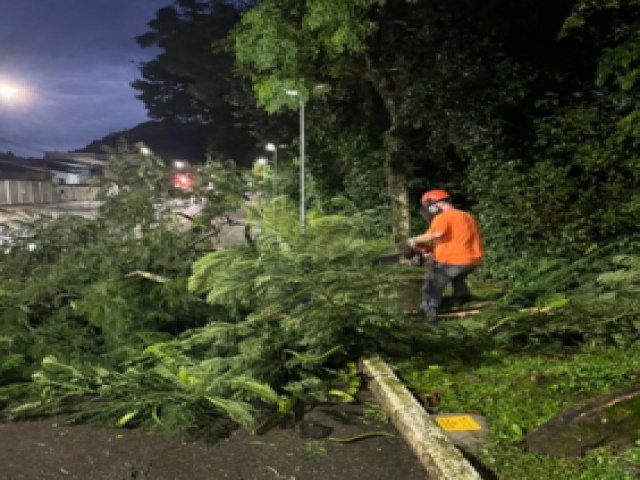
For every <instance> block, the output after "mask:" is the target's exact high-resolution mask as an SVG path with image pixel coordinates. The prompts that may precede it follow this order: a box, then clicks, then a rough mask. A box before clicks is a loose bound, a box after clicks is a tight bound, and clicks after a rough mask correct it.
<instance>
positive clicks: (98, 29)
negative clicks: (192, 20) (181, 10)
mask: <svg viewBox="0 0 640 480" xmlns="http://www.w3.org/2000/svg"><path fill="white" fill-rule="evenodd" d="M171 3H172V0H0V88H2V85H5V86H6V85H7V84H8V83H10V84H13V85H15V86H17V87H19V88H21V89H22V91H23V95H20V96H16V97H14V98H10V99H8V98H5V97H3V96H2V95H1V93H2V91H1V90H0V152H6V151H13V152H14V153H15V154H17V155H21V156H34V157H40V156H41V155H42V153H43V152H44V151H54V150H58V151H61V150H75V149H78V148H81V147H83V146H84V145H86V144H88V143H89V142H91V141H92V140H96V139H99V138H101V137H103V136H105V135H106V134H108V133H111V132H114V131H119V130H125V129H128V128H131V127H133V126H135V125H136V124H138V123H140V122H143V121H146V120H148V118H147V116H146V110H145V108H144V105H143V103H142V102H141V101H140V100H138V99H136V98H135V91H134V90H133V89H132V88H131V86H130V82H131V81H132V80H134V79H135V78H138V77H139V71H138V69H137V64H138V63H139V62H140V61H144V60H148V59H150V58H153V57H154V56H155V55H156V53H157V52H156V51H154V50H153V49H148V48H144V49H143V48H141V47H139V46H138V45H137V43H136V42H135V37H136V36H137V35H140V34H142V33H144V32H146V31H147V30H148V27H147V23H148V22H149V21H150V20H152V19H153V18H154V16H155V12H156V11H157V10H158V9H159V8H162V7H164V6H167V5H169V4H171Z"/></svg>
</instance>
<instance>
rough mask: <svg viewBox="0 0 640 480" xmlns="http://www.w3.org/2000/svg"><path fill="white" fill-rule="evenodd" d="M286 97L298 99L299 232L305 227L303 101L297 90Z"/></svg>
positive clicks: (288, 92) (287, 91) (288, 93)
mask: <svg viewBox="0 0 640 480" xmlns="http://www.w3.org/2000/svg"><path fill="white" fill-rule="evenodd" d="M286 93H287V95H289V96H291V97H298V101H299V103H300V230H301V231H302V232H304V227H305V193H304V101H303V100H302V95H300V92H299V91H298V90H286Z"/></svg>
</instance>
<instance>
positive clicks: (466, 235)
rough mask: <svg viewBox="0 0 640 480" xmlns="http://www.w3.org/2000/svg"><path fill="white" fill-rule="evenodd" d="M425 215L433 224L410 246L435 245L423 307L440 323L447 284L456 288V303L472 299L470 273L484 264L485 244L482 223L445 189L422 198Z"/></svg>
mask: <svg viewBox="0 0 640 480" xmlns="http://www.w3.org/2000/svg"><path fill="white" fill-rule="evenodd" d="M420 204H421V207H420V210H421V214H422V215H423V216H424V217H425V218H427V219H430V221H431V223H430V224H429V227H428V229H427V231H426V233H424V234H422V235H418V236H417V237H412V238H410V239H409V240H408V244H409V246H410V247H412V248H414V247H416V246H418V245H424V244H433V245H434V250H433V262H432V265H431V267H430V268H429V269H428V270H427V273H426V275H425V279H424V285H423V287H422V303H421V304H420V310H421V311H422V312H423V313H424V315H425V317H426V319H427V320H428V321H431V322H436V321H437V320H436V315H437V311H438V307H439V306H440V302H441V301H442V294H443V292H444V289H445V287H446V286H447V284H449V283H451V286H452V287H453V298H452V300H453V304H454V305H455V306H459V305H462V304H463V303H466V302H468V301H469V300H471V292H470V291H469V287H468V286H467V283H466V278H467V276H468V275H469V274H470V273H471V272H472V271H474V270H475V269H476V267H478V265H480V264H481V263H482V255H483V245H482V237H481V235H480V229H479V228H478V222H477V221H476V219H475V218H474V217H473V216H472V215H471V214H469V213H467V212H464V211H462V210H459V209H457V208H455V207H454V206H453V204H452V203H451V196H450V195H449V194H448V193H447V192H445V191H444V190H429V191H428V192H426V193H425V194H424V195H422V198H421V200H420Z"/></svg>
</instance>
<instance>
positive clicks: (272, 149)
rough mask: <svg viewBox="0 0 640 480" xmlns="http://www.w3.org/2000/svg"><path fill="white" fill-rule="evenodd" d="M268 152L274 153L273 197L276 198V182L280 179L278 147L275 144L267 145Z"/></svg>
mask: <svg viewBox="0 0 640 480" xmlns="http://www.w3.org/2000/svg"><path fill="white" fill-rule="evenodd" d="M264 148H265V150H266V151H267V152H273V179H272V180H271V182H272V185H271V187H272V191H273V192H272V195H273V197H274V198H275V196H276V193H277V188H276V181H277V177H278V146H277V145H276V144H275V143H267V145H266V146H265V147H264Z"/></svg>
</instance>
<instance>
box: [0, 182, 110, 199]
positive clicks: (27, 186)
mask: <svg viewBox="0 0 640 480" xmlns="http://www.w3.org/2000/svg"><path fill="white" fill-rule="evenodd" d="M97 193H98V188H97V187H93V186H86V185H53V184H52V183H51V182H49V181H28V180H0V205H21V204H22V205H24V204H40V203H60V202H83V201H92V200H95V199H96V194H97Z"/></svg>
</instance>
